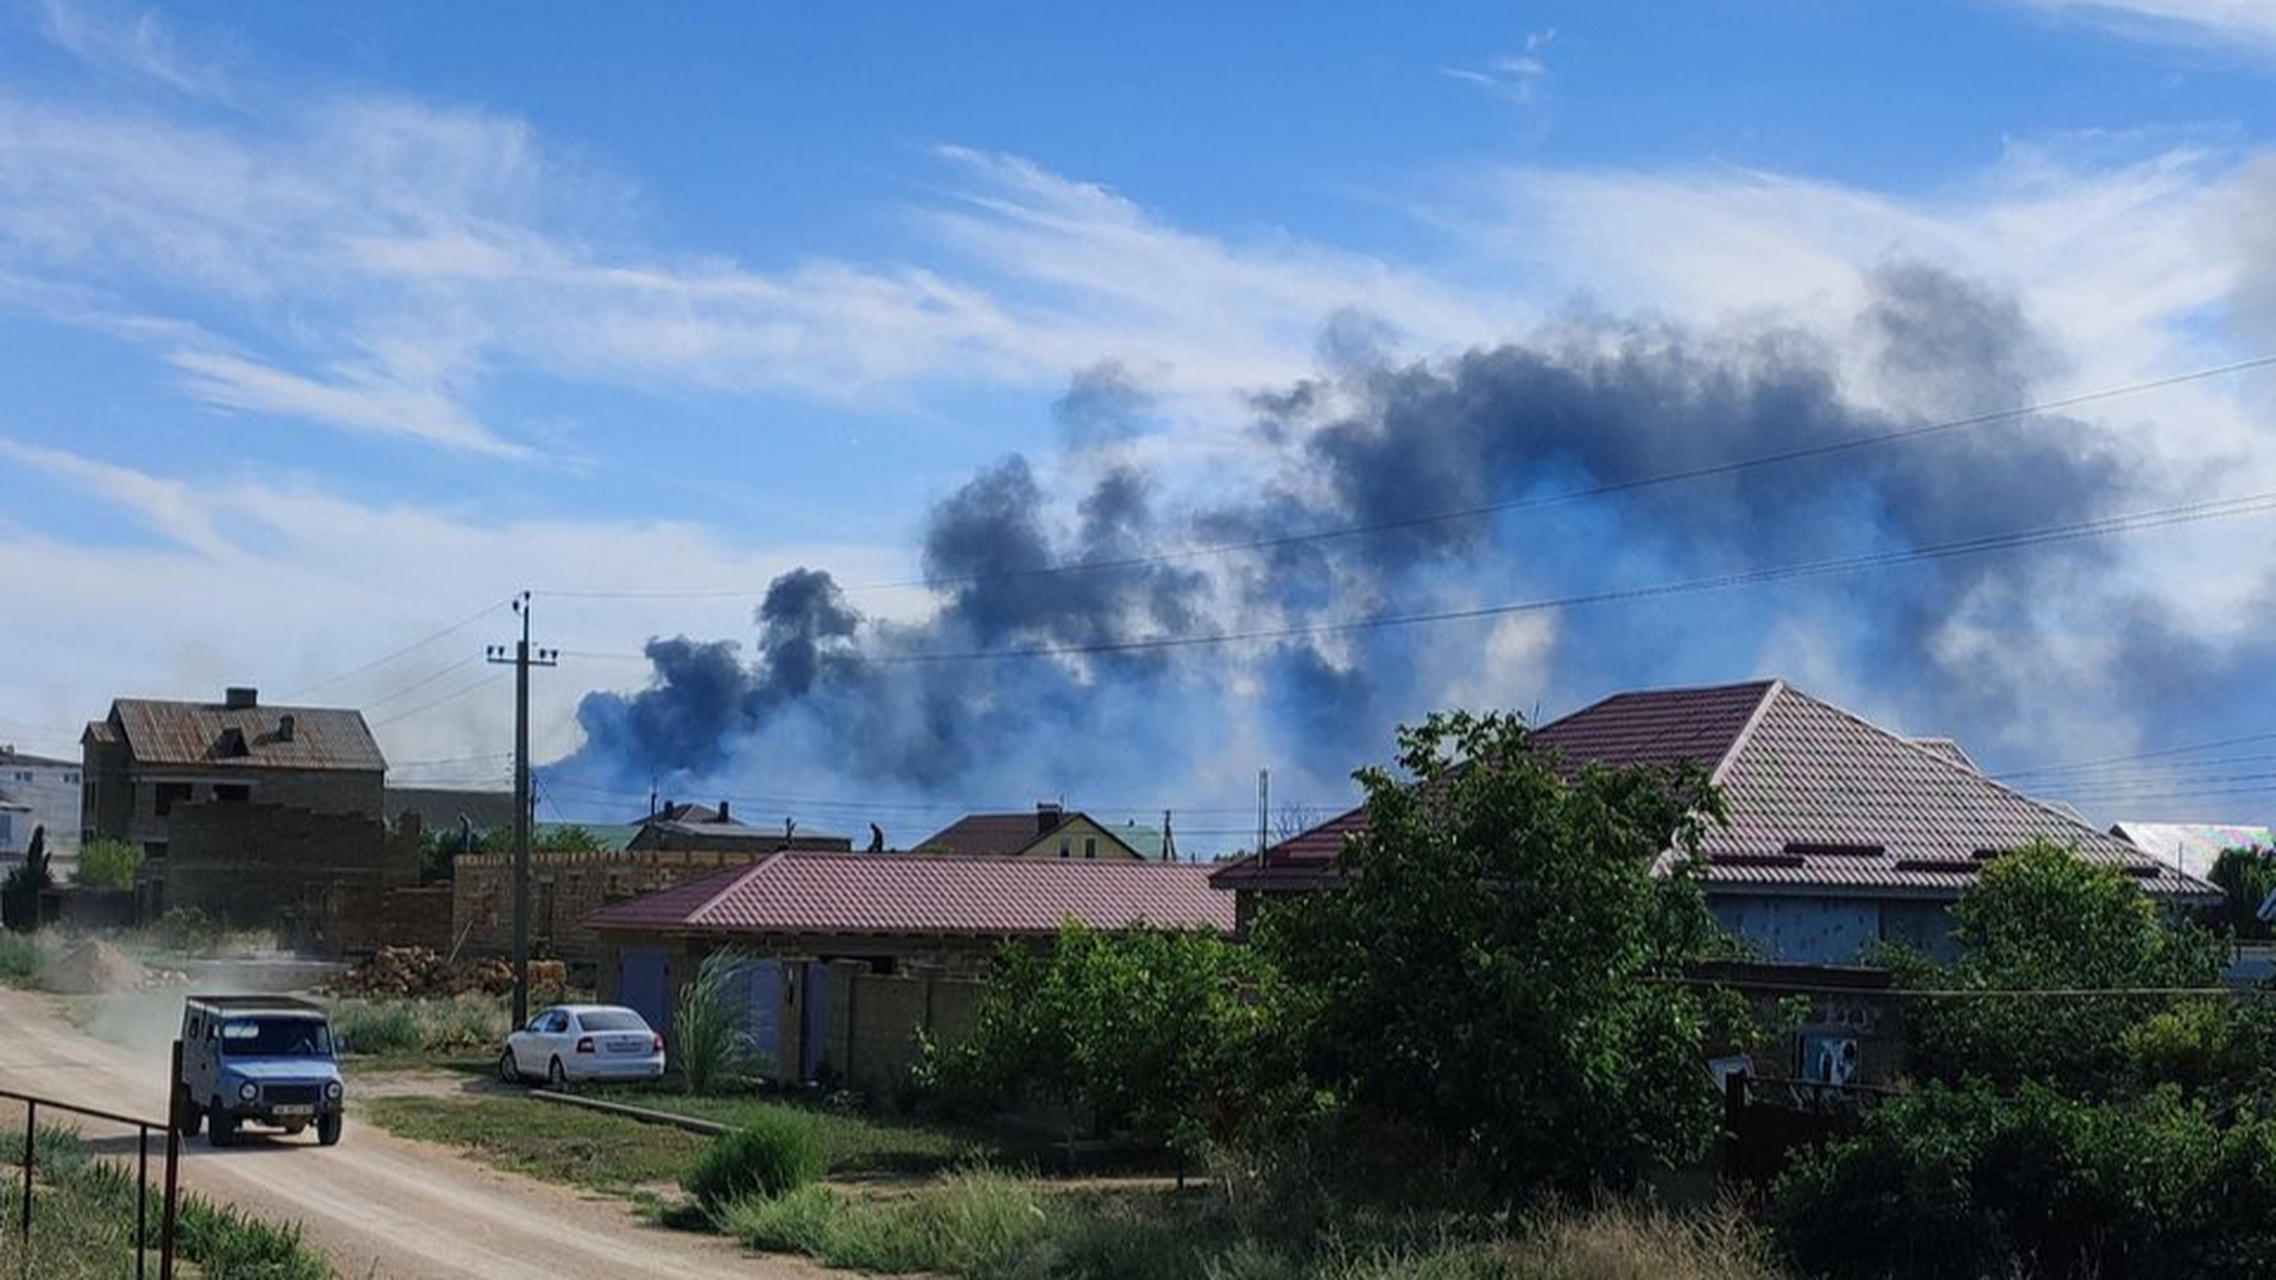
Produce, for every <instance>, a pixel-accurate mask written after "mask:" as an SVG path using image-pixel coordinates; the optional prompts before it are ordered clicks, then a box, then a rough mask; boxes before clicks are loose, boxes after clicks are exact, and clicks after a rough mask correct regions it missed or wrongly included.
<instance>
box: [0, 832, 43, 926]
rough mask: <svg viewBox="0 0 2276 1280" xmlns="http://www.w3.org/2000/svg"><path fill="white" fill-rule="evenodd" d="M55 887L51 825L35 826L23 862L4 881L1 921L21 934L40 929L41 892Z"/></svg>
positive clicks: (0, 898) (0, 896)
mask: <svg viewBox="0 0 2276 1280" xmlns="http://www.w3.org/2000/svg"><path fill="white" fill-rule="evenodd" d="M54 887H55V873H54V872H52V871H51V870H49V869H48V852H47V828H46V827H45V826H37V827H33V828H32V842H31V844H30V845H28V846H26V847H25V849H24V860H23V862H22V863H21V864H19V865H18V866H17V867H16V868H15V869H14V870H12V871H10V872H9V873H8V878H7V879H6V880H4V881H0V922H4V923H5V924H6V926H7V927H8V928H10V929H13V930H15V931H17V932H19V933H30V932H31V931H33V930H35V929H37V928H39V927H40V895H41V894H43V893H45V892H47V891H48V890H49V889H51V888H54Z"/></svg>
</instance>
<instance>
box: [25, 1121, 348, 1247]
mask: <svg viewBox="0 0 2276 1280" xmlns="http://www.w3.org/2000/svg"><path fill="white" fill-rule="evenodd" d="M35 1145H36V1148H37V1149H36V1151H35V1153H34V1154H35V1160H36V1162H37V1165H38V1180H37V1184H36V1186H35V1187H34V1190H33V1196H32V1240H31V1252H30V1256H29V1257H28V1258H26V1257H24V1256H23V1245H22V1244H21V1242H20V1241H19V1239H18V1238H17V1237H16V1235H15V1234H14V1232H13V1227H14V1224H15V1223H16V1221H17V1216H16V1215H17V1214H18V1213H19V1212H20V1205H21V1204H22V1199H21V1197H22V1195H23V1184H22V1182H21V1180H20V1179H21V1170H22V1165H21V1164H20V1163H10V1164H6V1165H0V1222H6V1223H8V1224H9V1226H10V1228H11V1229H10V1231H9V1232H7V1233H6V1234H5V1235H4V1236H0V1267H8V1266H17V1267H20V1268H21V1271H20V1272H19V1273H20V1274H28V1275H33V1276H38V1277H40V1278H41V1280H113V1278H114V1277H117V1276H122V1275H132V1274H133V1273H134V1259H135V1253H136V1251H137V1248H138V1242H137V1240H136V1238H135V1233H134V1222H135V1199H136V1192H137V1188H136V1185H135V1178H134V1174H133V1173H132V1172H131V1171H130V1170H129V1169H128V1168H127V1167H126V1166H125V1165H122V1164H119V1163H116V1162H114V1161H110V1160H99V1159H95V1158H94V1157H92V1156H91V1155H90V1154H89V1153H88V1151H87V1148H86V1145H85V1143H83V1142H82V1141H81V1140H80V1139H79V1138H78V1136H77V1135H76V1134H73V1133H70V1132H67V1131H62V1130H53V1129H47V1128H44V1127H43V1128H42V1129H41V1130H39V1132H38V1135H37V1138H36V1142H35ZM22 1150H23V1135H22V1133H21V1131H19V1132H17V1133H14V1134H10V1133H6V1132H0V1151H7V1152H11V1153H18V1152H21V1151H22ZM17 1158H18V1159H19V1160H20V1157H17ZM152 1172H153V1175H154V1176H155V1175H156V1172H157V1171H156V1170H155V1169H154V1170H153V1171H152ZM159 1194H160V1193H159V1192H158V1191H157V1189H156V1188H153V1189H152V1192H151V1199H150V1206H149V1213H150V1219H149V1232H150V1234H149V1237H148V1243H149V1245H150V1247H151V1249H152V1250H153V1251H155V1249H156V1246H157V1242H158V1232H159V1222H158V1215H159V1207H160V1198H159ZM175 1242H176V1252H177V1254H178V1255H179V1257H180V1258H182V1259H183V1260H185V1261H187V1262H189V1263H191V1264H193V1265H194V1267H195V1268H196V1272H195V1273H196V1274H203V1275H205V1276H208V1277H211V1278H212V1280H232V1278H234V1280H334V1273H333V1271H332V1268H331V1265H330V1264H329V1263H327V1262H326V1261H325V1260H324V1258H323V1256H322V1255H321V1254H319V1253H317V1252H316V1251H315V1250H314V1249H311V1248H310V1247H308V1246H307V1245H306V1244H305V1243H303V1242H302V1240H301V1237H300V1231H299V1229H298V1228H297V1227H277V1226H272V1225H270V1224H268V1223H266V1222H263V1221H260V1220H259V1219H255V1218H250V1217H247V1216H246V1215H244V1214H242V1213H240V1212H238V1211H237V1210H235V1209H232V1208H228V1207H226V1206H217V1205H214V1204H211V1203H209V1202H207V1201H204V1200H201V1199H199V1198H198V1197H196V1196H193V1195H185V1196H184V1197H183V1199H182V1202H181V1208H180V1212H179V1217H178V1225H177V1229H176V1234H175ZM153 1256H154V1257H155V1253H154V1254H153ZM156 1273H157V1272H156V1266H155V1261H154V1262H153V1265H152V1269H151V1274H153V1275H155V1274H156Z"/></svg>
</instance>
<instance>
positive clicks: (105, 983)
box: [38, 938, 144, 996]
mask: <svg viewBox="0 0 2276 1280" xmlns="http://www.w3.org/2000/svg"><path fill="white" fill-rule="evenodd" d="M143 980H144V970H143V968H142V966H141V965H140V964H138V963H136V962H135V960H134V958H133V957H131V956H129V955H127V953H125V952H124V951H121V950H119V949H118V948H117V947H114V946H112V945H111V944H110V943H108V942H104V941H103V940H101V939H100V938H90V939H88V940H86V941H84V942H80V943H77V944H74V945H73V946H71V947H70V948H68V949H66V950H65V951H64V952H63V953H62V954H60V955H58V956H56V957H55V958H54V959H53V960H50V961H48V962H47V963H46V964H45V965H43V966H41V968H40V972H39V979H38V981H39V987H40V990H42V991H53V992H55V993H57V994H58V995H67V996H99V995H107V994H109V993H110V992H113V991H132V990H134V989H135V988H136V987H139V986H141V985H142V983H143Z"/></svg>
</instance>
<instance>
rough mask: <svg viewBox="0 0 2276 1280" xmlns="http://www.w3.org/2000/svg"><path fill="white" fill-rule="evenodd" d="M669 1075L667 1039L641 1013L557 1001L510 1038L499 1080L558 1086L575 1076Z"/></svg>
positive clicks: (626, 1077) (500, 1060)
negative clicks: (666, 1053)
mask: <svg viewBox="0 0 2276 1280" xmlns="http://www.w3.org/2000/svg"><path fill="white" fill-rule="evenodd" d="M663 1074H664V1037H662V1036H660V1035H657V1034H656V1033H655V1032H654V1031H653V1030H651V1029H650V1028H649V1026H648V1023H647V1021H646V1020H645V1019H643V1018H642V1017H641V1016H640V1015H639V1014H637V1013H634V1012H633V1011H632V1010H630V1009H627V1008H624V1007H622V1006H620V1005H613V1004H557V1005H555V1006H553V1007H552V1008H550V1009H541V1010H539V1011H538V1013H537V1016H535V1017H533V1018H531V1019H530V1020H529V1025H528V1026H526V1027H523V1028H522V1029H521V1030H519V1031H516V1032H514V1033H513V1034H512V1035H509V1036H507V1037H506V1051H505V1052H504V1053H502V1054H500V1055H498V1078H499V1079H501V1080H503V1081H505V1082H506V1083H508V1084H517V1083H520V1082H521V1081H524V1080H543V1081H545V1082H546V1083H547V1084H549V1085H551V1086H553V1087H555V1088H559V1087H560V1086H562V1085H564V1084H567V1083H568V1082H569V1081H571V1080H654V1079H656V1078H657V1077H658V1076H661V1075H663Z"/></svg>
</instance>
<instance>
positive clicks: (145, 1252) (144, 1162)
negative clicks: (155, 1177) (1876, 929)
mask: <svg viewBox="0 0 2276 1280" xmlns="http://www.w3.org/2000/svg"><path fill="white" fill-rule="evenodd" d="M134 1144H135V1146H136V1147H137V1148H139V1149H140V1152H139V1160H138V1163H137V1165H136V1169H135V1177H134V1280H142V1278H143V1276H145V1275H147V1274H148V1273H149V1259H150V1126H149V1125H143V1126H141V1127H140V1128H137V1129H136V1130H135V1131H134Z"/></svg>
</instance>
